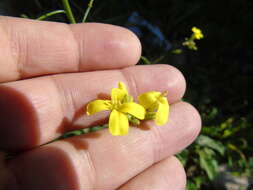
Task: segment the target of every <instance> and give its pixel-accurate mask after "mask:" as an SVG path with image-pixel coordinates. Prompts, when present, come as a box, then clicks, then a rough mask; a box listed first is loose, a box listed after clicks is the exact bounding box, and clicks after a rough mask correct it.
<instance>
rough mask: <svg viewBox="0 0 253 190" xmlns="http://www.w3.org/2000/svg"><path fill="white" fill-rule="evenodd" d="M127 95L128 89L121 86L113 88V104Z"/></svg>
mask: <svg viewBox="0 0 253 190" xmlns="http://www.w3.org/2000/svg"><path fill="white" fill-rule="evenodd" d="M126 95H127V93H126V91H124V90H122V89H119V88H113V89H112V92H111V99H112V104H118V103H119V102H121V101H122V100H123V99H124V97H125V96H126Z"/></svg>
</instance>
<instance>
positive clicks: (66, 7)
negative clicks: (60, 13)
mask: <svg viewBox="0 0 253 190" xmlns="http://www.w3.org/2000/svg"><path fill="white" fill-rule="evenodd" d="M62 4H63V7H64V10H65V11H66V15H67V17H68V19H69V22H70V23H71V24H76V20H75V17H74V15H73V13H72V10H71V7H70V5H69V1H68V0H62Z"/></svg>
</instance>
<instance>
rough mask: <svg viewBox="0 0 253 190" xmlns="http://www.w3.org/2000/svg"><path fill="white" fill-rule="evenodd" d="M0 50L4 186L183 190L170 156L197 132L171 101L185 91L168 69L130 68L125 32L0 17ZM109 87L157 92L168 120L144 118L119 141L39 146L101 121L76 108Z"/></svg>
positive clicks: (194, 119) (95, 136)
mask: <svg viewBox="0 0 253 190" xmlns="http://www.w3.org/2000/svg"><path fill="white" fill-rule="evenodd" d="M0 52H1V55H0V64H1V70H0V82H1V84H0V108H1V109H0V123H1V126H0V150H2V151H11V152H18V154H17V155H16V156H15V157H14V158H13V159H11V160H9V161H8V162H7V163H6V162H2V165H1V164H0V167H2V170H1V169H0V184H5V185H7V187H5V188H6V189H11V190H23V189H25V190H29V189H31V190H35V189H36V190H45V189H49V190H51V189H52V190H63V189H64V190H100V189H101V190H107V189H108V190H113V189H121V190H125V189H126V190H128V189H134V190H135V189H142V190H149V189H150V190H154V189H156V190H157V189H161V190H162V189H166V190H167V189H171V190H182V189H184V188H185V183H186V176H185V172H184V170H183V167H182V166H181V164H180V163H179V161H178V160H177V159H176V158H175V157H173V155H174V154H176V153H178V152H179V151H181V150H182V149H184V148H185V147H186V146H188V145H189V144H190V143H191V142H192V141H193V140H194V139H195V137H196V136H197V135H198V133H199V131H200V126H201V121H200V117H199V114H198V112H197V111H196V110H195V109H194V108H193V107H192V106H191V105H189V104H188V103H184V102H182V101H181V98H182V96H183V94H184V91H185V86H186V85H185V80H184V78H183V76H182V74H181V73H180V72H179V71H178V70H177V69H175V68H174V67H172V66H167V65H153V66H134V65H135V64H136V63H137V61H138V59H139V57H140V54H141V45H140V43H139V41H138V39H137V38H136V37H135V36H134V35H133V34H132V33H131V32H129V31H128V30H126V29H123V28H120V27H116V26H111V25H105V24H77V25H66V24H62V23H53V22H38V21H33V20H26V19H18V18H10V17H0ZM28 78H29V79H28ZM119 81H122V82H124V83H125V84H127V87H128V89H129V91H130V93H131V94H132V95H134V96H135V97H136V96H137V95H138V94H140V93H143V92H147V91H151V90H156V91H165V90H167V91H168V92H169V94H168V100H169V102H170V104H171V108H170V109H171V111H170V112H171V113H170V119H169V120H170V121H169V122H168V124H167V125H166V126H161V127H157V126H155V125H154V126H153V122H146V123H144V124H143V126H141V127H138V128H137V127H132V128H131V129H130V130H129V134H128V135H126V136H119V137H115V136H112V135H111V134H110V133H109V132H108V130H101V131H98V132H94V133H89V134H85V135H81V136H76V137H71V138H67V139H63V140H58V141H54V142H51V143H48V142H50V141H52V140H54V139H56V138H57V137H59V136H60V135H62V134H63V133H65V132H67V131H70V130H75V129H80V128H85V127H91V126H92V125H96V124H103V123H106V117H107V116H108V115H107V113H99V114H96V115H94V116H86V115H85V113H84V109H83V108H84V106H85V105H86V104H87V103H88V102H89V101H91V100H93V99H96V98H97V97H98V95H103V94H108V92H110V90H111V88H113V87H117V84H118V82H119ZM45 143H48V144H45ZM43 144H44V145H43ZM2 188H3V187H2Z"/></svg>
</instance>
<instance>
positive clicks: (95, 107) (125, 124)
mask: <svg viewBox="0 0 253 190" xmlns="http://www.w3.org/2000/svg"><path fill="white" fill-rule="evenodd" d="M104 110H110V111H111V114H110V117H109V131H110V132H111V134H112V135H114V136H118V135H125V134H127V133H128V128H129V121H128V120H129V117H128V115H130V116H133V117H136V118H137V119H141V120H142V119H144V117H145V113H146V111H145V109H144V108H143V107H142V106H141V105H139V104H137V103H135V102H131V97H129V95H128V91H127V89H126V87H125V85H124V84H123V83H122V82H120V83H119V85H118V88H113V89H112V91H111V100H94V101H92V102H90V103H89V104H88V106H87V115H93V114H95V113H97V112H100V111H104Z"/></svg>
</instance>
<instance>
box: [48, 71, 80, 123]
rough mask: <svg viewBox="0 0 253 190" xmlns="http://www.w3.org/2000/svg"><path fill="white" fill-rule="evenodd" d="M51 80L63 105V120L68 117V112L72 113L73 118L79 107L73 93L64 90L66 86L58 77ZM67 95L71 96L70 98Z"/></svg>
mask: <svg viewBox="0 0 253 190" xmlns="http://www.w3.org/2000/svg"><path fill="white" fill-rule="evenodd" d="M50 79H51V81H52V83H53V84H54V86H55V88H56V89H57V96H58V99H59V100H60V101H59V102H60V104H61V105H60V106H61V112H62V118H64V117H66V116H68V114H67V113H68V112H69V113H72V117H73V115H74V113H75V110H76V108H77V107H76V105H75V103H74V102H75V101H74V98H73V95H72V93H69V90H67V89H66V88H64V85H61V80H59V79H58V78H57V76H56V75H52V76H51V77H50ZM67 94H70V95H69V96H68V95H67ZM67 110H71V111H67ZM72 117H71V118H72Z"/></svg>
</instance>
